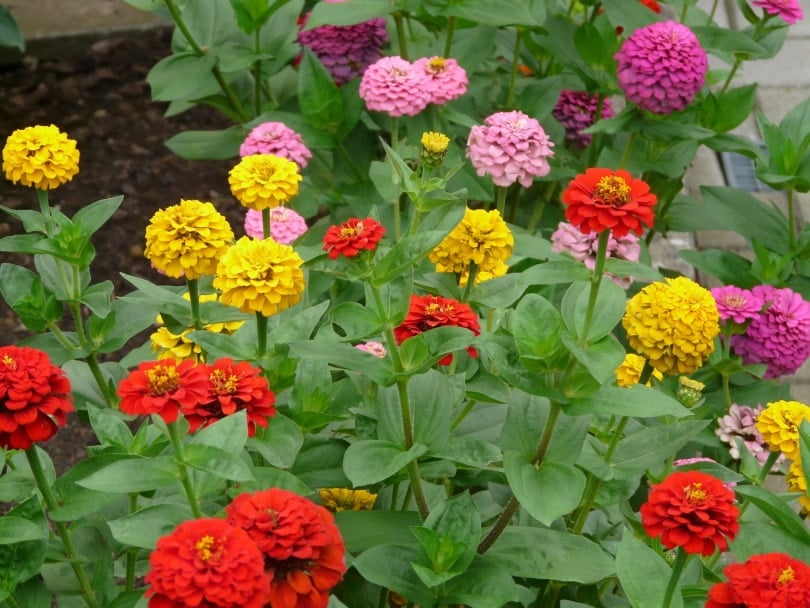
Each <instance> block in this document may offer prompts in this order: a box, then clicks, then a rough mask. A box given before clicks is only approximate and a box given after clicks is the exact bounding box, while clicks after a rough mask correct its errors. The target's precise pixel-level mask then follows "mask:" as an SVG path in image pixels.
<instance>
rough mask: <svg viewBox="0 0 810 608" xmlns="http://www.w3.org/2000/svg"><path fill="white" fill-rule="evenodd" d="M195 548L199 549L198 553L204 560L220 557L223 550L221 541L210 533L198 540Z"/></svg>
mask: <svg viewBox="0 0 810 608" xmlns="http://www.w3.org/2000/svg"><path fill="white" fill-rule="evenodd" d="M194 548H195V549H197V555H198V556H199V558H200V559H201V560H202V561H204V562H207V561H209V560H211V559H214V558H216V557H218V556H219V554H220V553H221V551H222V546H221V543H219V542H218V541H217V539H215V538H214V537H213V536H211V535H209V534H206V535H205V536H203V537H202V538H201V539H200V540H198V541H197V544H196V545H194Z"/></svg>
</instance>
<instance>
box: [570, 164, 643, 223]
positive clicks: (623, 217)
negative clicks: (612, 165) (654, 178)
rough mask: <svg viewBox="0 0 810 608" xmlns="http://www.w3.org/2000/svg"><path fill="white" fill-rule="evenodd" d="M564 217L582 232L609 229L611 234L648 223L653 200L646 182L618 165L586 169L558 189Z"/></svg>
mask: <svg viewBox="0 0 810 608" xmlns="http://www.w3.org/2000/svg"><path fill="white" fill-rule="evenodd" d="M562 201H563V202H564V203H565V204H566V205H568V207H567V208H566V210H565V217H566V219H568V221H569V222H571V223H572V224H573V225H574V226H576V227H577V228H579V229H580V231H582V233H583V234H590V233H591V232H604V231H605V230H610V231H611V232H612V233H613V236H614V237H615V238H621V237H623V236H626V235H627V233H628V232H633V233H635V234H641V233H642V232H643V231H644V226H652V225H653V220H654V219H655V216H654V215H653V207H654V206H655V203H656V201H657V199H656V197H655V194H653V193H652V192H650V186H649V185H648V184H647V182H644V181H642V180H640V179H635V178H633V177H631V176H630V174H629V173H628V172H627V171H624V170H623V169H619V170H617V171H614V170H612V169H599V168H591V169H587V170H586V171H585V173H580V174H579V175H577V176H576V177H575V178H574V179H572V180H571V183H569V184H568V187H567V188H566V189H565V190H564V191H563V193H562Z"/></svg>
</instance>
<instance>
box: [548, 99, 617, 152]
mask: <svg viewBox="0 0 810 608" xmlns="http://www.w3.org/2000/svg"><path fill="white" fill-rule="evenodd" d="M599 99H600V96H599V95H591V94H590V93H588V92H587V91H571V90H568V89H566V90H563V91H560V96H559V98H558V99H557V104H556V105H555V106H554V109H553V110H552V111H551V114H552V116H554V118H556V119H557V120H558V121H560V124H561V125H562V126H563V127H564V128H565V139H567V140H568V141H570V142H571V143H573V144H574V145H575V146H577V147H579V148H587V147H588V146H589V145H590V144H591V140H592V139H593V135H591V134H590V133H583V132H582V131H583V130H584V129H587V128H588V127H591V126H593V124H594V123H595V122H596V114H597V112H596V111H597V109H598V108H599ZM612 116H613V105H612V104H611V102H610V99H608V98H604V97H603V98H602V109H601V111H600V112H599V118H611V117H612Z"/></svg>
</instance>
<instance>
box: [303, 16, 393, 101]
mask: <svg viewBox="0 0 810 608" xmlns="http://www.w3.org/2000/svg"><path fill="white" fill-rule="evenodd" d="M323 1H324V2H343V0H323ZM308 17H309V15H307V17H306V18H305V19H304V20H303V23H302V27H303V26H304V25H306V19H307V18H308ZM298 42H299V43H300V44H301V45H302V46H306V47H309V48H310V49H311V50H312V52H313V53H315V55H317V57H318V59H320V61H321V63H322V64H323V65H324V67H325V68H326V69H327V70H328V71H329V73H330V74H331V75H332V79H333V80H334V81H335V82H336V83H337V84H338V85H342V84H346V83H347V82H349V81H350V80H352V79H353V78H355V77H357V76H359V75H360V74H362V73H363V72H364V71H365V69H366V68H367V67H368V66H370V65H371V64H372V63H374V62H375V61H377V59H379V58H380V55H381V54H382V47H383V46H385V44H386V43H387V42H388V30H387V29H385V19H384V18H382V17H377V18H375V19H369V20H368V21H363V22H362V23H355V24H354V25H322V26H320V27H314V28H312V29H311V30H306V31H302V32H299V33H298Z"/></svg>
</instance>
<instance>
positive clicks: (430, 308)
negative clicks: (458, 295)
mask: <svg viewBox="0 0 810 608" xmlns="http://www.w3.org/2000/svg"><path fill="white" fill-rule="evenodd" d="M447 312H453V305H452V304H448V305H447V306H442V305H441V304H439V303H437V302H431V303H430V304H428V305H427V306H425V314H426V315H430V316H436V315H438V314H441V313H447Z"/></svg>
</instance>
